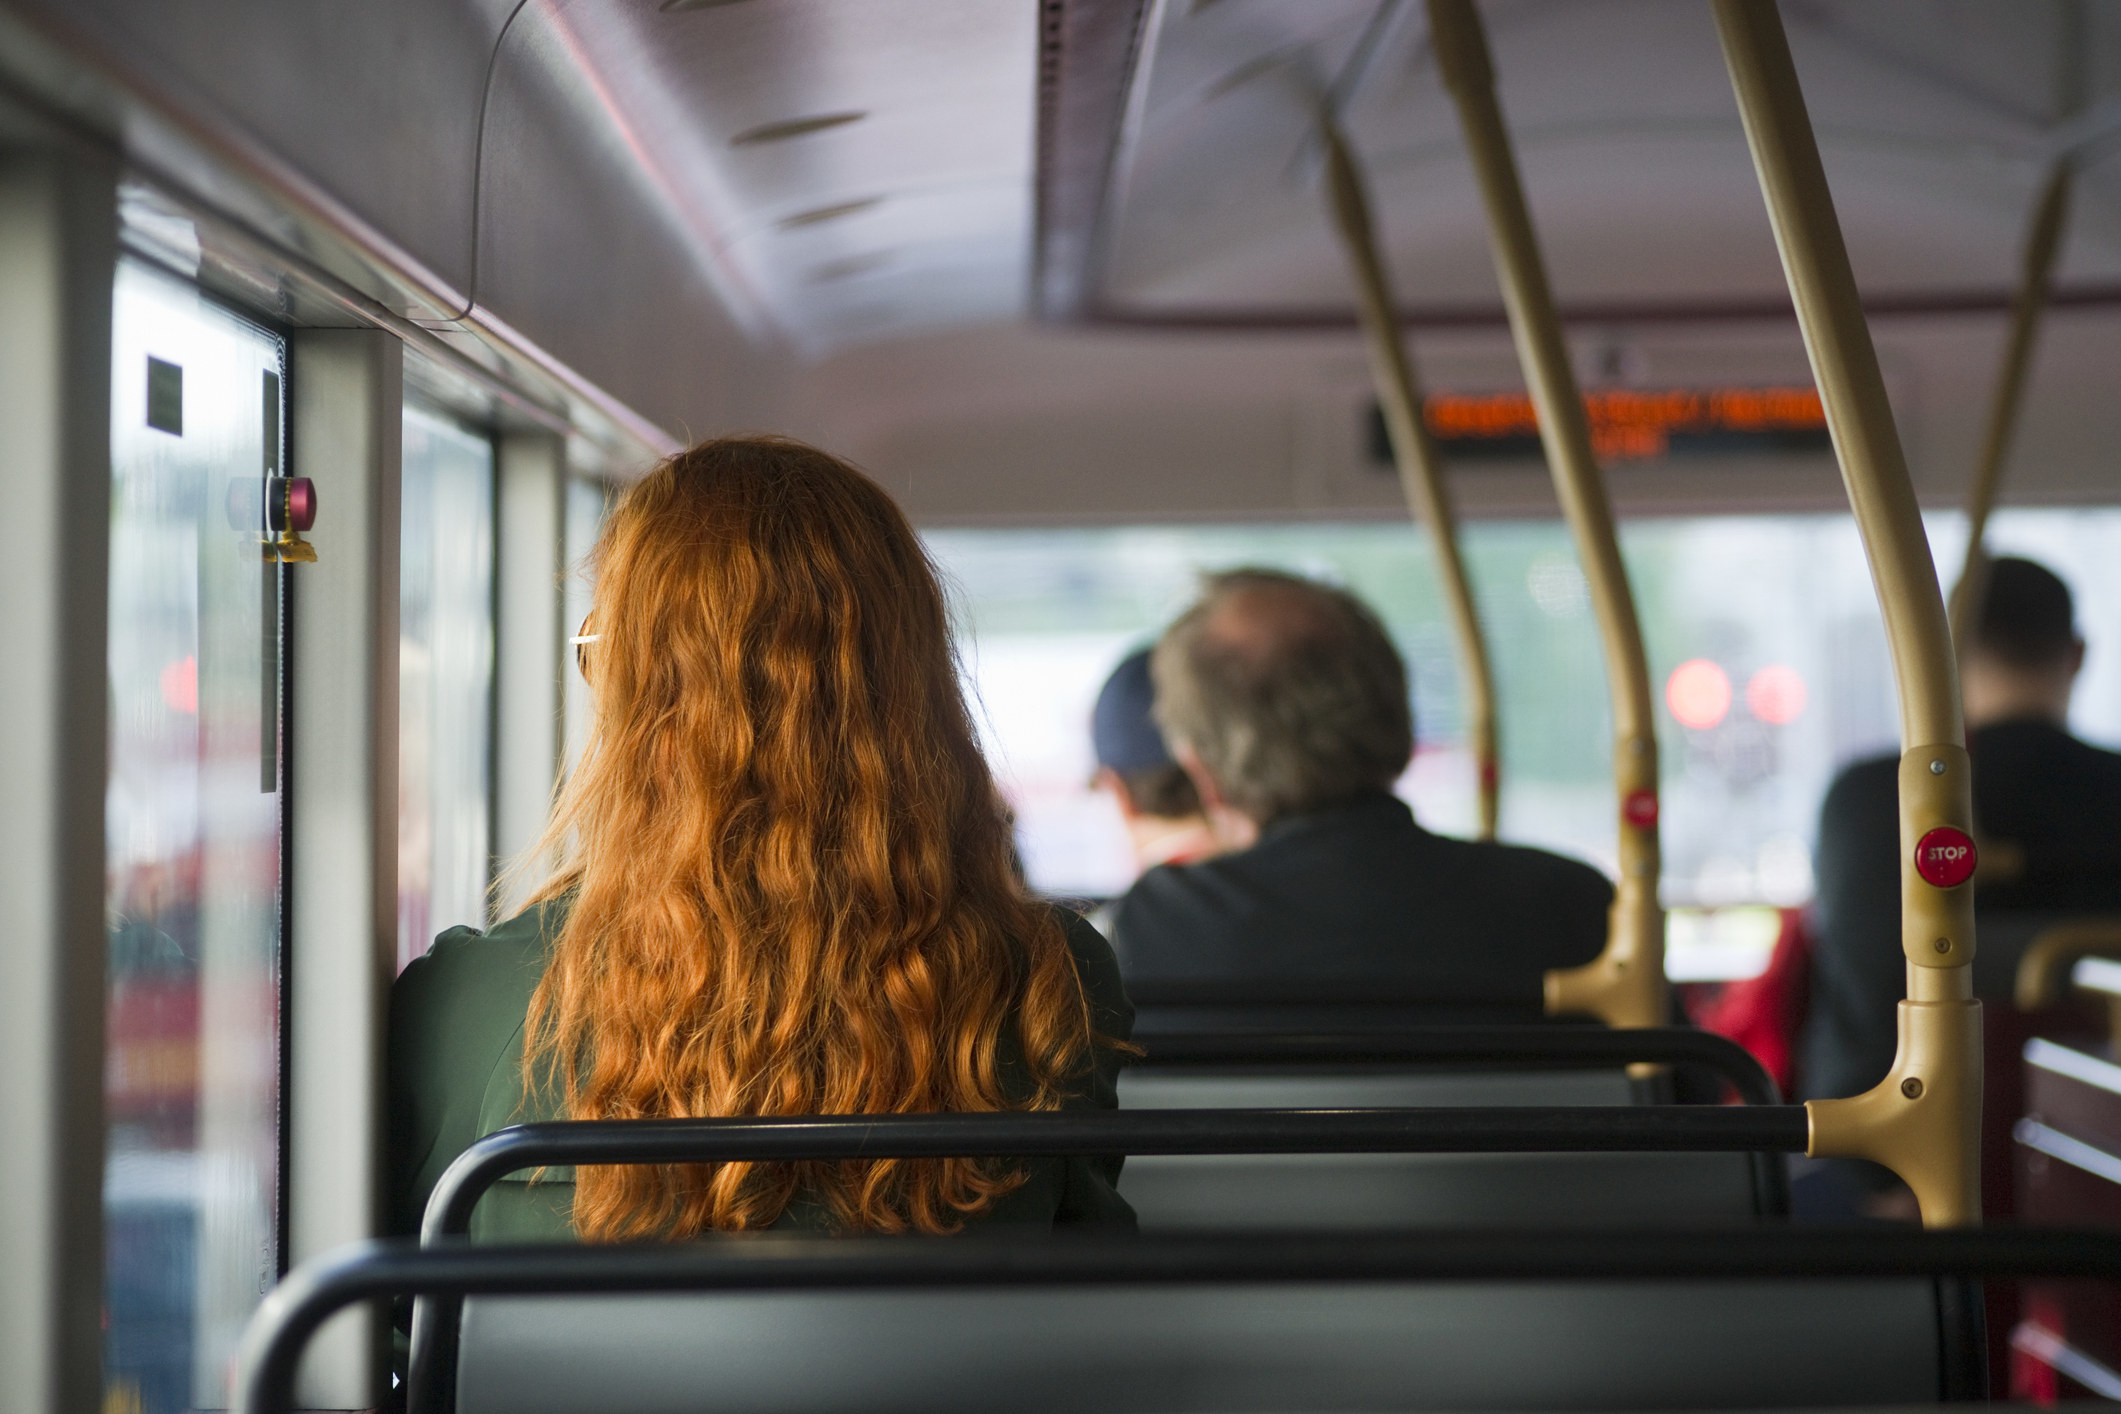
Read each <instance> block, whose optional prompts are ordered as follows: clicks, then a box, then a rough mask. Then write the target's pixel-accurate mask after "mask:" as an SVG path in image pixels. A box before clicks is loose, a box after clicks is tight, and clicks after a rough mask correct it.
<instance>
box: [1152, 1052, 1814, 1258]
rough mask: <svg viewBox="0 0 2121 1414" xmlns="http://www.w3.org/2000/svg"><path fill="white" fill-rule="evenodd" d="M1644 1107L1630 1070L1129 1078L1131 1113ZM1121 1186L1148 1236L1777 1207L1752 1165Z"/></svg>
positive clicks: (1690, 1219)
mask: <svg viewBox="0 0 2121 1414" xmlns="http://www.w3.org/2000/svg"><path fill="white" fill-rule="evenodd" d="M1634 1099H1635V1095H1634V1090H1633V1082H1632V1081H1630V1080H1629V1078H1628V1076H1627V1074H1626V1072H1624V1071H1619V1070H1557V1071H1469V1070H1446V1069H1438V1068H1428V1069H1407V1068H1386V1067H1363V1068H1349V1069H1338V1068H1333V1069H1328V1068H1308V1067H1307V1068H1304V1069H1301V1070H1297V1069H1286V1070H1277V1071H1265V1070H1259V1069H1252V1068H1235V1067H1233V1068H1228V1069H1225V1068H1220V1067H1216V1068H1195V1067H1184V1068H1179V1067H1172V1068H1158V1067H1147V1066H1137V1067H1131V1068H1129V1069H1128V1070H1125V1071H1123V1072H1121V1074H1120V1081H1119V1102H1120V1105H1121V1107H1122V1108H1126V1109H1221V1108H1241V1107H1244V1106H1261V1107H1267V1108H1284V1107H1286V1108H1307V1107H1313V1106H1318V1107H1332V1108H1340V1107H1367V1106H1390V1105H1417V1106H1429V1105H1626V1104H1631V1103H1633V1102H1634ZM1770 1161H1771V1162H1780V1160H1779V1156H1778V1157H1776V1158H1773V1159H1771V1160H1770ZM1119 1189H1120V1194H1121V1196H1123V1197H1124V1198H1126V1200H1127V1201H1128V1202H1129V1203H1130V1204H1132V1205H1133V1207H1134V1211H1135V1213H1136V1214H1137V1215H1138V1216H1139V1217H1140V1219H1141V1224H1142V1227H1143V1228H1144V1229H1148V1230H1173V1229H1181V1228H1223V1229H1230V1228H1252V1229H1258V1228H1289V1227H1338V1228H1375V1227H1474V1226H1479V1227H1487V1226H1533V1227H1548V1226H1555V1225H1570V1226H1593V1225H1599V1224H1606V1223H1611V1224H1617V1225H1632V1224H1637V1223H1655V1224H1665V1225H1673V1224H1688V1223H1717V1222H1732V1221H1743V1220H1746V1219H1749V1218H1753V1217H1757V1216H1761V1215H1763V1214H1768V1213H1771V1212H1774V1211H1776V1208H1775V1204H1774V1203H1773V1201H1772V1200H1771V1199H1770V1198H1769V1195H1768V1194H1767V1193H1766V1192H1765V1191H1763V1185H1762V1184H1761V1182H1760V1175H1759V1171H1758V1165H1757V1163H1756V1161H1755V1158H1754V1156H1752V1155H1750V1154H1717V1153H1605V1154H1211V1155H1143V1154H1138V1155H1135V1156H1134V1157H1132V1158H1129V1159H1128V1160H1127V1164H1126V1167H1125V1168H1124V1169H1123V1170H1122V1171H1121V1173H1120V1183H1119Z"/></svg>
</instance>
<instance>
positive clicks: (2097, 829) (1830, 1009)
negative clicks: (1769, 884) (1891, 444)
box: [1798, 558, 2121, 1097]
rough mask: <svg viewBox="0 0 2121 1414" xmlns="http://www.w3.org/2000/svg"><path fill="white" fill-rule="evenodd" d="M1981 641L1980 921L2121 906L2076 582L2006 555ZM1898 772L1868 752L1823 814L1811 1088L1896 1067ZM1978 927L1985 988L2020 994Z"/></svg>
mask: <svg viewBox="0 0 2121 1414" xmlns="http://www.w3.org/2000/svg"><path fill="white" fill-rule="evenodd" d="M1969 637H1970V639H1971V642H1969V643H1967V644H1966V645H1964V647H1963V649H1962V653H1961V658H1960V663H1959V677H1960V686H1961V689H1962V693H1963V696H1964V700H1965V704H1966V724H1967V727H1968V740H1967V744H1968V748H1969V750H1970V751H1971V752H1972V753H1973V758H1974V826H1975V831H1976V836H1977V838H1978V840H1979V842H1980V846H1981V851H1980V852H1981V864H1980V872H1979V873H1977V874H1976V875H1975V878H1974V884H1973V887H1974V889H1975V890H1976V893H1975V898H1976V900H1977V904H1978V907H1979V909H1980V913H1981V917H1982V918H1983V919H1984V920H1989V921H1992V922H1993V921H2000V920H1999V918H1998V916H1999V915H2001V916H2002V917H2004V918H2007V917H2008V916H2009V915H2011V914H2014V913H2015V914H2021V915H2042V914H2045V915H2054V914H2074V913H2113V912H2117V911H2121V848H2117V837H2121V755H2116V754H2115V753H2114V752H2111V751H2101V750H2100V749H2099V748H2097V747H2095V746H2090V745H2087V744H2086V743H2084V742H2081V741H2079V740H2077V739H2076V738H2075V737H2073V736H2071V735H2070V734H2069V727H2068V722H2069V700H2070V693H2071V690H2072V688H2073V687H2074V686H2075V684H2076V680H2077V672H2078V670H2079V669H2080V668H2081V667H2083V665H2084V640H2083V639H2082V638H2080V637H2079V636H2078V634H2077V627H2076V618H2075V609H2074V605H2073V604H2072V603H2071V601H2070V592H2069V587H2068V586H2067V585H2065V584H2063V582H2062V581H2061V580H2060V579H2058V578H2056V577H2055V575H2054V574H2053V573H2052V572H2050V571H2049V570H2047V569H2045V568H2043V567H2041V566H2040V565H2037V564H2034V563H2033V562H2032V561H2031V560H2022V559H2010V558H2006V559H1999V560H1996V561H1995V562H1994V563H1992V564H1991V565H1990V566H1989V571H1988V578H1987V582H1986V586H1985V588H1984V591H1983V593H1982V596H1981V601H1980V607H1979V610H1978V612H1977V613H1976V615H1975V619H1974V623H1973V631H1972V633H1971V634H1970V635H1969ZM1898 773H1899V760H1898V758H1897V757H1895V756H1881V757H1877V758H1875V759H1873V760H1869V761H1859V762H1857V763H1856V764H1855V765H1852V766H1850V767H1849V768H1848V769H1846V770H1845V771H1843V772H1842V773H1841V774H1840V776H1838V777H1837V778H1836V779H1835V781H1834V784H1833V785H1832V787H1830V788H1829V789H1828V791H1827V794H1826V803H1825V804H1824V805H1823V806H1822V807H1821V808H1820V813H1819V849H1818V858H1817V875H1818V880H1819V893H1818V902H1817V905H1816V909H1817V912H1816V916H1815V919H1814V927H1813V933H1814V944H1813V956H1812V984H1811V1006H1810V1010H1809V1012H1808V1014H1807V1016H1806V1020H1805V1029H1804V1033H1803V1037H1802V1047H1801V1050H1800V1056H1801V1060H1800V1065H1799V1072H1798V1084H1799V1088H1800V1089H1801V1091H1802V1092H1803V1093H1804V1094H1805V1095H1807V1096H1812V1097H1831V1096H1842V1095H1854V1094H1858V1093H1861V1092H1862V1091H1865V1090H1868V1089H1870V1088H1871V1087H1872V1086H1873V1085H1876V1084H1877V1083H1878V1082H1879V1081H1881V1080H1883V1079H1884V1078H1885V1073H1886V1072H1887V1071H1888V1070H1890V1069H1891V1068H1892V1063H1893V1048H1894V1045H1895V1041H1896V1036H1897V1031H1896V1027H1897V1014H1898V1005H1899V1001H1900V999H1901V997H1903V996H1905V995H1906V991H1905V988H1906V985H1907V981H1906V974H1907V968H1906V955H1905V954H1904V953H1903V952H1902V951H1901V937H1900V813H1899V774H1898ZM1977 937H1978V938H1979V939H1980V944H1981V948H1980V953H1977V955H1976V964H1975V965H1976V970H1975V973H1974V983H1975V987H1976V990H1977V991H1978V992H1981V993H1986V994H1988V995H1989V996H1991V997H1992V998H1995V999H1997V1000H2008V998H2009V997H2010V980H2011V974H2012V971H2013V970H2014V965H2013V960H2012V959H2009V958H2008V957H2006V956H2004V955H2003V949H2004V948H2005V947H2007V946H2008V939H2009V935H2008V934H2007V933H2005V932H2004V931H2003V930H2001V929H1996V930H1983V931H1980V932H1978V933H1977ZM1992 938H1993V943H1992ZM2015 941H2016V942H2018V943H2020V944H2022V943H2023V941H2024V938H2023V937H2019V938H2016V939H2015ZM1984 954H1985V955H1986V956H1984ZM1999 963H2000V964H2002V965H2000V966H1998V965H1997V964H1999Z"/></svg>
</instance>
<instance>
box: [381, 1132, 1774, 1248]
mask: <svg viewBox="0 0 2121 1414" xmlns="http://www.w3.org/2000/svg"><path fill="white" fill-rule="evenodd" d="M1809 1139H1810V1121H1809V1119H1808V1117H1807V1114H1806V1111H1805V1108H1804V1107H1803V1106H1802V1105H1751V1106H1731V1107H1725V1106H1717V1105H1633V1106H1603V1105H1570V1106H1533V1105H1524V1106H1512V1107H1500V1108H1491V1107H1486V1106H1479V1107H1476V1106H1464V1107H1448V1108H1424V1109H1413V1108H1409V1109H1344V1110H1273V1109H1267V1110H1255V1109H1227V1110H1069V1111H1057V1112H1041V1113H1033V1114H1025V1113H980V1114H911V1115H823V1116H813V1115H799V1116H789V1117H771V1118H745V1119H658V1120H574V1121H566V1122H556V1123H549V1124H522V1125H516V1126H514V1127H512V1128H509V1129H502V1130H496V1131H495V1132H494V1133H492V1134H489V1135H486V1136H485V1137H484V1138H482V1139H479V1140H477V1141H476V1142H474V1143H473V1144H471V1145H470V1146H469V1147H468V1148H466V1149H465V1150H464V1152H463V1153H461V1154H459V1155H458V1156H457V1157H456V1160H455V1162H453V1163H451V1164H450V1166H449V1167H448V1168H447V1169H445V1170H443V1172H442V1176H441V1178H440V1179H438V1180H436V1182H435V1186H434V1191H433V1192H432V1193H431V1194H430V1195H429V1196H428V1199H427V1210H426V1213H425V1216H424V1218H423V1220H422V1222H421V1226H420V1234H421V1236H422V1238H423V1239H431V1238H439V1237H446V1236H452V1235H455V1234H459V1233H464V1232H467V1231H469V1230H470V1226H471V1212H472V1209H473V1207H475V1206H476V1205H477V1203H478V1201H479V1199H480V1197H481V1196H483V1195H484V1194H485V1192H486V1190H487V1189H489V1188H491V1187H492V1186H493V1185H494V1184H495V1183H496V1182H498V1181H499V1180H500V1179H501V1178H502V1177H503V1176H505V1175H507V1174H511V1173H515V1172H518V1171H519V1170H522V1169H529V1168H541V1167H546V1166H551V1165H567V1164H719V1163H732V1162H743V1161H751V1162H759V1163H792V1162H798V1161H802V1160H833V1159H937V1158H1014V1159H1028V1158H1040V1157H1054V1156H1060V1157H1065V1156H1072V1155H1081V1154H1334V1153H1339V1154H1438V1153H1442V1154H1471V1153H1601V1152H1621V1151H1634V1152H1640V1151H1652V1150H1689V1151H1695V1152H1700V1151H1711V1152H1719V1151H1727V1152H1733V1153H1743V1152H1747V1151H1755V1152H1762V1151H1764V1152H1779V1153H1802V1152H1804V1150H1805V1148H1806V1146H1807V1144H1808V1142H1809Z"/></svg>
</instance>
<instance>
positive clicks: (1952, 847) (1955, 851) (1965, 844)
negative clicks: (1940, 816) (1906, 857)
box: [1915, 825, 1974, 889]
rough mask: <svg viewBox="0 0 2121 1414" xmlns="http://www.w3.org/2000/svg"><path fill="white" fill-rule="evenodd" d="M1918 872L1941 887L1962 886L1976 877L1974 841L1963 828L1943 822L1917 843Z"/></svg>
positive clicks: (1953, 887)
mask: <svg viewBox="0 0 2121 1414" xmlns="http://www.w3.org/2000/svg"><path fill="white" fill-rule="evenodd" d="M1915 872H1916V873H1917V874H1920V875H1921V876H1922V879H1923V882H1924V883H1928V884H1934V885H1935V886H1936V887H1938V888H1940V889H1956V888H1958V887H1959V886H1960V885H1961V884H1963V883H1965V882H1966V881H1967V880H1968V879H1971V878H1973V877H1974V842H1973V841H1972V840H1971V839H1968V838H1967V836H1966V832H1965V831H1963V830H1955V829H1953V828H1952V827H1951V826H1950V825H1939V826H1938V827H1937V828H1936V829H1934V830H1931V831H1930V832H1929V833H1928V834H1926V835H1924V836H1923V837H1922V839H1921V840H1920V842H1918V843H1917V844H1916V845H1915Z"/></svg>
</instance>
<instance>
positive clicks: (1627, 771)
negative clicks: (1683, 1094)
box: [1429, 0, 1665, 1026]
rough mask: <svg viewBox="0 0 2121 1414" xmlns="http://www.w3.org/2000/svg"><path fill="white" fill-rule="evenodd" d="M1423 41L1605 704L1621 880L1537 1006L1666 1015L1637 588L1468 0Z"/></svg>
mask: <svg viewBox="0 0 2121 1414" xmlns="http://www.w3.org/2000/svg"><path fill="white" fill-rule="evenodd" d="M1429 37H1430V42H1431V44H1432V45H1433V46H1434V48H1435V52H1436V63H1437V67H1438V69H1439V70H1440V71H1441V72H1442V75H1443V82H1444V86H1445V87H1446V88H1447V89H1449V90H1450V93H1451V97H1452V98H1453V100H1455V101H1456V103H1457V105H1458V117H1459V123H1460V125H1461V126H1462V127H1463V128H1464V130H1465V140H1466V150H1467V152H1468V154H1469V155H1470V156H1471V158H1472V162H1473V173H1474V175H1475V176H1476V177H1477V178H1478V179H1479V181H1480V191H1481V196H1482V198H1483V200H1484V202H1485V204H1486V206H1487V213H1488V237H1489V242H1490V244H1491V245H1492V247H1493V250H1494V255H1495V269H1496V273H1497V275H1498V276H1499V277H1500V279H1501V282H1502V294H1503V302H1504V303H1505V304H1506V305H1507V306H1508V308H1509V312H1510V331H1511V333H1512V334H1513V335H1515V337H1516V340H1517V358H1518V361H1519V362H1520V363H1521V364H1522V365H1523V366H1524V375H1525V382H1526V384H1527V385H1528V386H1529V387H1530V389H1531V393H1532V401H1533V403H1534V405H1535V406H1536V407H1537V408H1538V410H1539V435H1540V440H1541V442H1542V443H1543V444H1544V445H1545V447H1546V454H1547V465H1548V466H1549V467H1550V468H1551V469H1552V471H1553V475H1554V488H1555V490H1556V492H1558V493H1559V495H1560V497H1561V508H1562V512H1563V513H1564V514H1565V515H1566V516H1567V517H1568V521H1569V529H1570V531H1571V532H1572V533H1573V534H1574V536H1575V539H1576V554H1577V557H1578V558H1579V559H1581V560H1582V562H1583V569H1584V577H1585V579H1586V580H1587V581H1588V583H1589V586H1590V591H1591V604H1592V607H1593V608H1594V609H1595V610H1596V612H1597V614H1598V629H1599V636H1600V638H1601V640H1602V641H1603V643H1604V646H1605V659H1606V688H1607V691H1608V692H1609V693H1610V694H1611V697H1612V704H1613V732H1614V738H1615V739H1614V743H1613V776H1614V784H1615V785H1616V787H1617V788H1618V789H1617V794H1618V797H1619V824H1620V883H1619V886H1618V889H1617V891H1616V894H1615V897H1614V900H1613V913H1612V920H1611V924H1610V927H1609V929H1608V933H1607V938H1606V947H1605V951H1604V952H1603V953H1601V954H1599V956H1598V957H1597V958H1596V959H1594V960H1593V961H1591V962H1589V963H1587V964H1585V965H1584V966H1582V967H1575V968H1569V969H1567V970H1565V971H1555V972H1549V973H1548V974H1547V978H1546V989H1547V1010H1548V1011H1550V1012H1584V1013H1588V1014H1590V1015H1593V1016H1597V1017H1601V1018H1603V1019H1604V1020H1605V1021H1606V1022H1607V1023H1608V1024H1610V1025H1614V1026H1657V1025H1660V1024H1662V1023H1663V1021H1664V1015H1665V1014H1664V1006H1665V982H1664V911H1663V909H1662V908H1661V907H1660V906H1659V905H1658V901H1657V871H1658V850H1657V735H1656V728H1655V724H1654V722H1653V720H1652V716H1651V707H1650V670H1649V661H1648V658H1647V657H1646V655H1645V654H1644V653H1643V648H1642V625H1641V623H1640V622H1639V621H1638V620H1637V619H1636V616H1635V595H1634V592H1633V591H1632V590H1631V589H1629V587H1628V575H1627V567H1626V566H1625V565H1624V564H1622V563H1621V559H1620V541H1619V539H1618V537H1617V536H1616V535H1615V534H1614V531H1613V510H1612V507H1611V506H1610V505H1609V504H1608V503H1607V501H1606V495H1605V485H1604V482H1603V480H1602V479H1601V478H1600V476H1599V471H1598V463H1597V460H1596V459H1595V458H1594V457H1593V455H1592V452H1591V428H1590V423H1589V421H1588V420H1587V419H1586V417H1585V415H1584V408H1583V398H1582V396H1581V394H1580V393H1579V392H1578V391H1577V387H1576V375H1575V372H1574V371H1573V370H1572V369H1571V368H1570V366H1569V354H1568V349H1567V347H1566V346H1565V345H1564V344H1563V342H1562V337H1561V321H1560V318H1559V317H1558V316H1557V315H1556V313H1555V310H1554V295H1553V291H1552V290H1551V289H1550V288H1549V287H1548V285H1547V274H1546V265H1545V263H1544V261H1542V259H1541V258H1540V254H1539V244H1538V241H1537V239H1536V238H1535V237H1534V236H1533V234H1532V218H1531V214H1530V212H1529V211H1527V210H1526V207H1525V200H1524V188H1523V186H1522V184H1521V183H1520V182H1519V181H1518V177H1517V161H1516V158H1515V157H1514V156H1512V155H1511V152H1510V137H1509V133H1508V131H1507V130H1506V129H1505V128H1504V126H1503V121H1502V108H1501V105H1500V104H1498V103H1497V102H1496V98H1495V70H1494V65H1493V64H1492V63H1491V62H1490V60H1489V57H1488V41H1487V35H1486V34H1485V33H1484V32H1483V31H1482V29H1481V24H1480V14H1479V12H1478V11H1477V10H1475V9H1474V7H1473V3H1472V0H1429Z"/></svg>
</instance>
